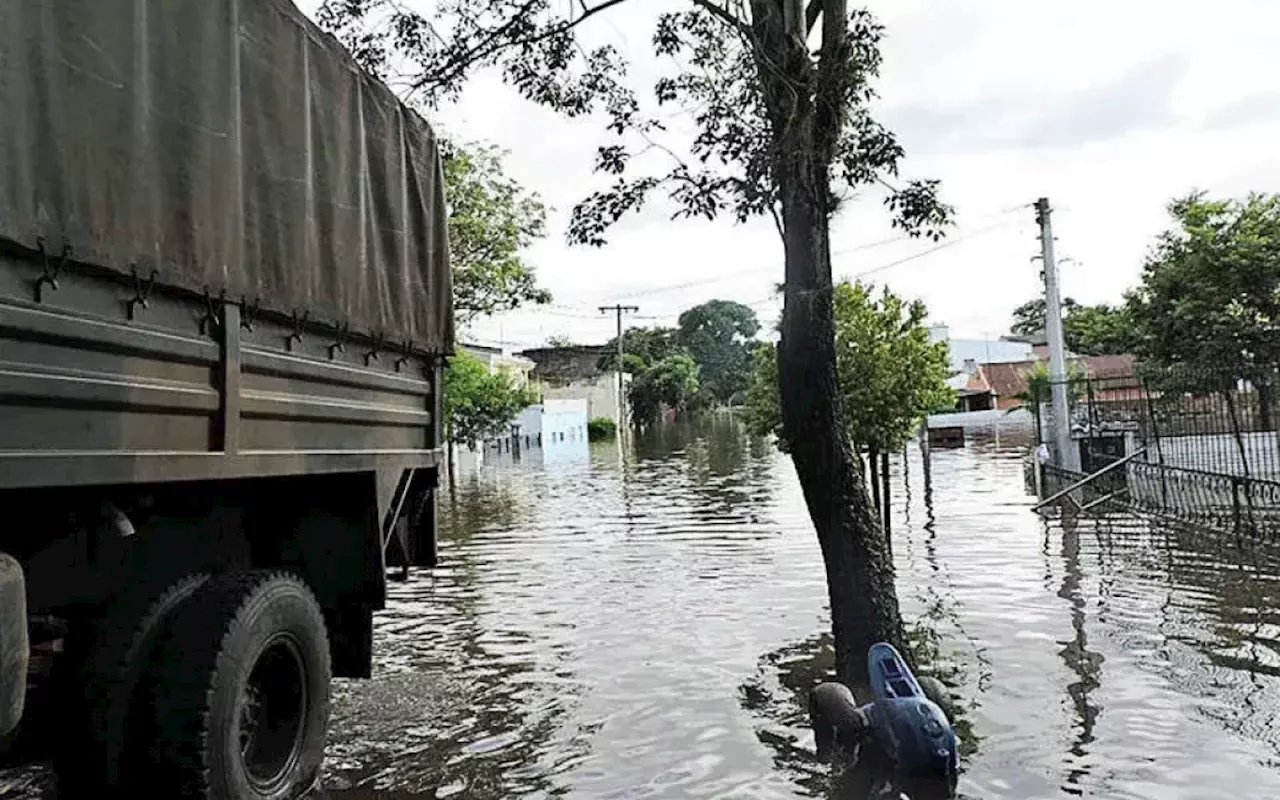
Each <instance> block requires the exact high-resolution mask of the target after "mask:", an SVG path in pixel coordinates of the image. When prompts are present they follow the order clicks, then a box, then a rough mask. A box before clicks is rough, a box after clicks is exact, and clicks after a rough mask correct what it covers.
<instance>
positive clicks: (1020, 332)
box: [1009, 297, 1079, 337]
mask: <svg viewBox="0 0 1280 800" xmlns="http://www.w3.org/2000/svg"><path fill="white" fill-rule="evenodd" d="M1078 305H1079V303H1077V302H1076V301H1075V300H1072V299H1071V298H1070V297H1064V298H1063V299H1062V313H1063V315H1064V316H1065V315H1066V314H1068V313H1069V312H1070V311H1071V309H1073V308H1075V307H1076V306H1078ZM1044 307H1045V302H1044V298H1043V297H1037V298H1035V299H1034V300H1028V301H1027V302H1025V303H1023V304H1022V305H1020V306H1018V307H1017V308H1015V309H1014V310H1013V324H1012V325H1010V326H1009V333H1012V334H1013V335H1014V336H1029V337H1030V336H1043V335H1044V324H1045V323H1044V316H1045V311H1044Z"/></svg>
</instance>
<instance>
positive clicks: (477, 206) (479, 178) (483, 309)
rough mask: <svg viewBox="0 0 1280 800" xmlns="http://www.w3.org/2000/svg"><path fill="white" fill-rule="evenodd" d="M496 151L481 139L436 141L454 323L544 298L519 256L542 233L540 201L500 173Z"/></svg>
mask: <svg viewBox="0 0 1280 800" xmlns="http://www.w3.org/2000/svg"><path fill="white" fill-rule="evenodd" d="M503 155H504V154H503V152H502V151H501V150H499V149H498V148H496V147H492V146H488V145H480V144H467V145H461V144H458V143H454V142H450V141H442V142H441V156H442V161H443V162H444V186H445V198H446V200H447V201H448V203H449V256H450V259H451V260H452V262H453V310H454V315H455V316H456V317H457V320H458V323H459V325H466V324H467V323H469V322H471V321H472V320H474V319H476V318H477V317H481V316H488V315H490V314H496V313H499V312H502V311H510V310H511V309H513V308H518V307H519V306H521V305H524V304H526V303H549V302H551V295H550V293H548V292H547V291H545V290H544V289H540V288H538V284H537V280H536V277H535V275H534V271H533V268H532V267H531V266H530V265H529V263H528V262H527V261H526V260H525V257H524V252H525V250H526V249H527V248H528V247H529V245H531V244H533V243H534V242H535V241H537V240H538V239H541V238H542V237H543V236H544V235H545V234H546V216H547V211H546V207H545V206H543V204H542V201H541V200H539V199H538V196H537V195H536V194H534V193H532V192H529V191H527V190H525V189H524V187H522V186H521V185H520V184H519V183H517V182H516V181H514V180H512V179H511V178H510V177H508V176H507V175H506V173H505V172H504V171H503V164H502V159H503Z"/></svg>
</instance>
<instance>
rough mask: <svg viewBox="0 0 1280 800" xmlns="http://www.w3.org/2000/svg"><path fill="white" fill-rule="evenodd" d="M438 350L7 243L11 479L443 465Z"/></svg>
mask: <svg viewBox="0 0 1280 800" xmlns="http://www.w3.org/2000/svg"><path fill="white" fill-rule="evenodd" d="M439 365H440V362H439V359H438V358H436V357H435V356H432V355H429V354H423V353H418V352H411V351H410V350H409V349H408V348H407V346H396V345H393V344H391V343H388V342H379V341H375V340H372V339H370V338H368V337H359V336H354V335H349V334H346V333H344V332H342V331H340V330H338V329H337V328H336V327H335V326H332V325H330V326H325V325H323V324H317V323H315V322H313V321H311V320H308V319H306V318H305V316H304V317H303V318H298V317H293V318H283V317H281V316H279V315H274V316H273V315H270V314H266V313H259V312H258V311H257V310H256V309H254V308H253V307H246V305H245V304H244V303H236V302H232V301H231V300H230V298H221V297H218V298H215V297H210V296H207V295H206V296H203V297H200V296H195V295H192V294H189V293H188V294H184V293H181V292H175V291H172V290H167V289H164V288H163V287H156V286H154V284H153V283H151V282H150V281H149V276H135V277H134V278H132V279H125V278H122V277H120V276H117V275H114V274H112V273H110V272H109V271H105V270H97V269H95V268H94V267H93V266H92V265H88V264H81V263H78V262H76V261H75V258H74V253H65V252H56V253H46V252H35V253H33V252H30V251H20V250H18V249H16V248H13V247H8V248H5V249H3V250H0V488H17V487H36V486H69V485H85V484H116V483H151V482H160V481H178V480H206V479H222V478H246V477H255V476H271V475H299V474H309V473H317V472H350V471H362V470H384V469H404V468H410V467H430V466H434V465H435V464H436V463H437V462H438V459H439V455H440V452H439V448H438V442H439V431H438V427H437V414H438V406H437V400H438V397H437V392H436V390H435V387H436V386H438V379H439Z"/></svg>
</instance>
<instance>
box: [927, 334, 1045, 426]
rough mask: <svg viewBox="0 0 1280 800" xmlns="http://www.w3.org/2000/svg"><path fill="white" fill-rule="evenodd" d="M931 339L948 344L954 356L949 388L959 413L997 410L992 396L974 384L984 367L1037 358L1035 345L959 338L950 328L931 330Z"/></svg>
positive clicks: (1021, 342) (1017, 341)
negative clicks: (981, 368)
mask: <svg viewBox="0 0 1280 800" xmlns="http://www.w3.org/2000/svg"><path fill="white" fill-rule="evenodd" d="M929 338H930V339H931V340H932V341H934V342H946V343H947V351H948V353H949V354H950V357H951V377H950V378H948V379H947V385H948V386H950V387H951V388H952V389H954V390H955V392H956V411H987V410H990V409H991V408H993V406H992V404H991V394H990V392H988V391H987V390H986V389H984V388H981V387H971V386H970V381H971V379H972V377H973V376H974V375H975V374H976V373H977V372H978V367H979V365H980V364H1005V363H1021V362H1025V361H1030V360H1032V359H1034V358H1035V357H1036V356H1035V354H1034V349H1033V346H1032V344H1031V343H1029V342H1024V341H1020V340H1013V339H956V338H952V336H951V331H950V329H949V328H948V327H947V326H946V325H934V326H932V327H930V328H929Z"/></svg>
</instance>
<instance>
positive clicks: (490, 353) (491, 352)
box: [458, 342, 537, 387]
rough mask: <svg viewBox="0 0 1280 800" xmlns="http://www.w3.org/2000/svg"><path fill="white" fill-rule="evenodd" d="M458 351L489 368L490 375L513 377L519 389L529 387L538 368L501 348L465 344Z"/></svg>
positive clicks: (528, 360) (516, 354) (460, 345)
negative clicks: (533, 373) (530, 379)
mask: <svg viewBox="0 0 1280 800" xmlns="http://www.w3.org/2000/svg"><path fill="white" fill-rule="evenodd" d="M458 349H460V350H462V351H463V352H464V353H466V354H467V355H469V356H472V357H473V358H476V359H477V360H479V361H480V362H481V363H483V364H484V365H485V366H486V367H488V368H489V374H490V375H497V374H498V373H505V374H507V375H509V376H511V379H512V382H513V383H514V384H515V385H516V386H519V387H525V386H528V385H529V375H530V373H531V372H533V370H534V367H536V366H537V364H535V363H534V362H533V361H532V360H530V359H528V358H525V357H524V356H522V355H520V354H519V353H510V352H507V351H506V350H504V349H503V348H501V347H491V346H489V345H483V344H469V343H467V342H463V343H462V344H459V345H458Z"/></svg>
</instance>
